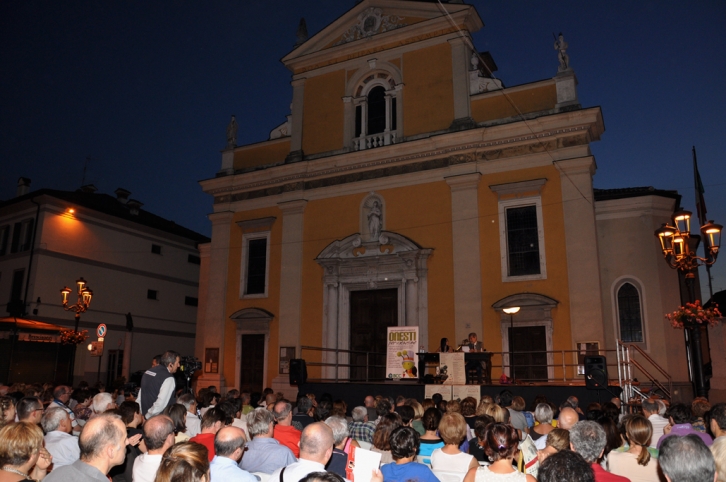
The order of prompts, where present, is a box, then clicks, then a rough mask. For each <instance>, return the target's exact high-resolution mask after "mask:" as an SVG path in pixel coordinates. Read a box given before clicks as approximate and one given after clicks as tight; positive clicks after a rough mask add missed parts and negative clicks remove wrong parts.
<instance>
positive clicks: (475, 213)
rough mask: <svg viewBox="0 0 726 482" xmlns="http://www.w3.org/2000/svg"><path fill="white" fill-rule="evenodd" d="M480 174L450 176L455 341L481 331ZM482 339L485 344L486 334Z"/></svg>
mask: <svg viewBox="0 0 726 482" xmlns="http://www.w3.org/2000/svg"><path fill="white" fill-rule="evenodd" d="M480 178H481V174H479V173H478V172H477V173H472V174H464V175H460V176H453V177H447V178H446V183H447V184H448V185H449V187H450V188H451V234H452V240H453V245H454V246H453V247H454V329H455V331H454V337H455V338H454V341H455V342H456V343H459V341H460V340H463V339H464V338H466V336H467V335H468V334H469V333H470V332H471V331H476V332H480V331H481V327H482V308H481V290H482V285H481V264H480V254H479V250H480V249H481V248H480V245H479V206H478V192H477V189H478V186H479V179H480ZM481 338H482V341H483V342H484V343H485V344H486V340H485V339H484V334H483V333H482V334H481Z"/></svg>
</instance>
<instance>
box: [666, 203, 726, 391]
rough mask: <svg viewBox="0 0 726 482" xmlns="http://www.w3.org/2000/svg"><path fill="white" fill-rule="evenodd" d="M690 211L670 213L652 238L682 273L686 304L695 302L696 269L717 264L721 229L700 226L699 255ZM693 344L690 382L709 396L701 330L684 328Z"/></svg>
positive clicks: (719, 226) (694, 327)
mask: <svg viewBox="0 0 726 482" xmlns="http://www.w3.org/2000/svg"><path fill="white" fill-rule="evenodd" d="M691 214H692V213H691V212H690V211H686V210H683V209H681V210H680V211H676V212H675V213H673V216H672V220H673V225H668V224H663V226H661V227H660V228H659V229H656V231H655V235H656V237H657V238H658V239H659V240H660V245H661V249H662V250H663V256H664V257H665V260H666V263H668V266H670V267H671V268H673V269H677V270H679V271H681V272H682V273H683V275H684V278H685V280H686V286H687V288H688V297H689V302H690V303H694V302H695V301H696V293H695V292H694V281H695V278H696V275H695V274H694V271H695V270H696V269H697V268H698V267H699V266H703V265H706V266H710V265H712V264H713V263H715V262H716V257H717V256H718V250H719V247H720V246H721V231H722V230H723V226H721V225H720V224H715V223H714V222H713V221H708V222H707V223H706V224H704V225H703V226H701V233H703V236H704V238H705V239H706V245H705V247H706V257H705V258H702V257H700V256H698V254H697V253H696V250H697V249H698V244H699V243H700V242H701V237H700V236H698V235H691ZM684 329H685V330H687V331H686V333H687V334H688V335H689V336H688V338H689V339H690V340H691V342H692V345H691V347H692V349H691V360H690V361H691V366H692V367H693V383H694V384H695V386H696V394H697V396H699V397H706V396H708V390H707V389H706V383H705V379H704V376H703V359H702V357H701V327H700V325H696V326H684Z"/></svg>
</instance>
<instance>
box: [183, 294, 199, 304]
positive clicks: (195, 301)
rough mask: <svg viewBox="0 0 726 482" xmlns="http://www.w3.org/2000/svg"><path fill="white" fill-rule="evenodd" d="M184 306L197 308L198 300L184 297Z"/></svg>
mask: <svg viewBox="0 0 726 482" xmlns="http://www.w3.org/2000/svg"><path fill="white" fill-rule="evenodd" d="M184 304H185V305H187V306H199V298H194V297H193V296H185V297H184Z"/></svg>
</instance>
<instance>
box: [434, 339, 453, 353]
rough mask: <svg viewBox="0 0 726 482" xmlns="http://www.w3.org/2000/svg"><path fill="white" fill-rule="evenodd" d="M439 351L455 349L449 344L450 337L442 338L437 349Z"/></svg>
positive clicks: (444, 351)
mask: <svg viewBox="0 0 726 482" xmlns="http://www.w3.org/2000/svg"><path fill="white" fill-rule="evenodd" d="M437 351H438V352H439V353H449V352H452V351H454V350H452V349H451V347H450V346H449V339H448V338H442V339H441V345H439V349H438V350H437Z"/></svg>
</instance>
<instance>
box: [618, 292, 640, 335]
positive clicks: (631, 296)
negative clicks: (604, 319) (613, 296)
mask: <svg viewBox="0 0 726 482" xmlns="http://www.w3.org/2000/svg"><path fill="white" fill-rule="evenodd" d="M640 305H641V303H640V293H639V292H638V289H637V288H636V287H635V286H633V285H632V284H630V283H625V284H623V285H622V286H621V287H620V289H618V323H619V325H620V339H621V340H622V341H624V342H626V343H642V342H643V341H644V340H643V317H642V311H641V307H640Z"/></svg>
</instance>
